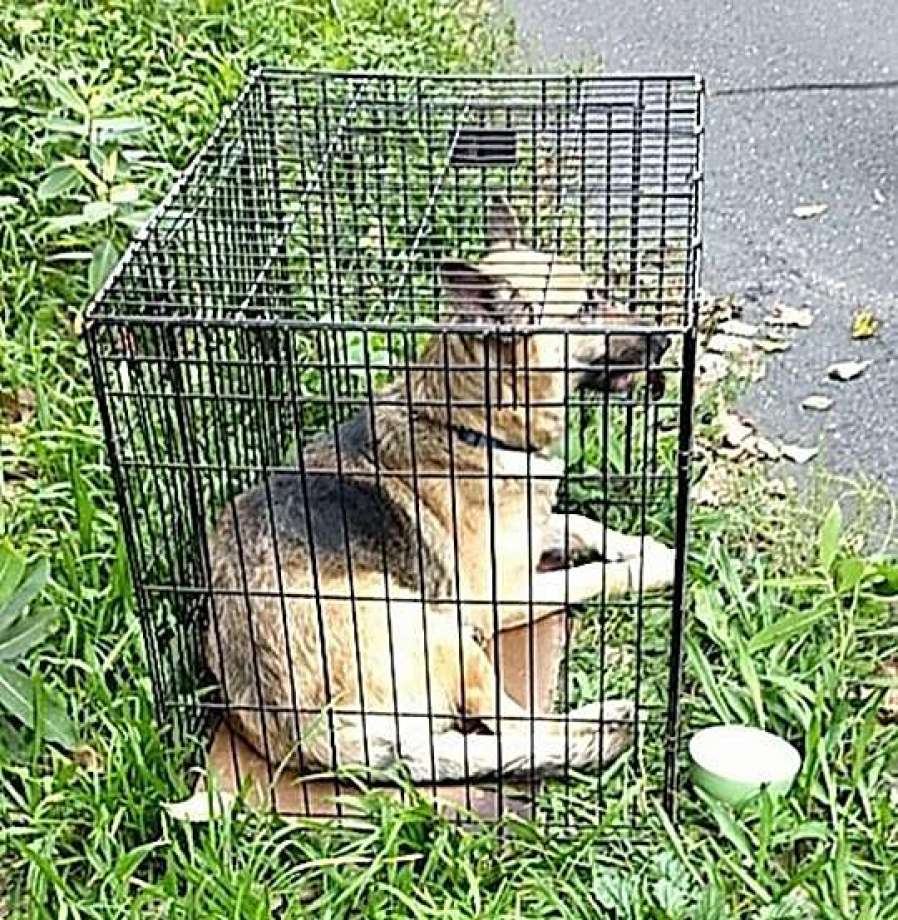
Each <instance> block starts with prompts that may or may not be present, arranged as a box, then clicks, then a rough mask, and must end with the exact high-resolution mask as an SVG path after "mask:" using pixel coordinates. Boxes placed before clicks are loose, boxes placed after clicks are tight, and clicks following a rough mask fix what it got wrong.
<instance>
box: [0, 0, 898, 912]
mask: <svg viewBox="0 0 898 920" xmlns="http://www.w3.org/2000/svg"><path fill="white" fill-rule="evenodd" d="M481 16H482V14H481ZM472 22H473V23H474V25H473V26H472V25H471V23H472ZM481 23H482V19H479V18H478V17H477V16H476V15H475V16H474V17H473V18H472V16H471V14H470V9H468V10H467V11H466V10H465V9H464V8H463V7H460V6H459V5H457V4H449V3H440V4H435V3H430V2H428V0H412V2H403V3H400V2H386V3H381V2H375V0H341V2H336V0H334V2H332V3H320V2H309V3H307V4H300V3H292V2H291V3H289V4H285V5H283V6H279V5H277V4H273V3H270V2H244V3H237V2H232V3H229V2H217V0H206V2H186V0H171V2H164V3H163V2H157V3H144V2H138V0H131V2H125V0H117V2H116V0H111V2H108V3H104V4H102V5H99V4H90V3H62V2H59V0H56V2H48V3H40V4H22V3H20V4H13V5H11V4H7V5H5V6H4V7H3V8H2V9H0V106H2V109H0V113H2V122H3V130H2V132H0V209H2V211H0V219H2V223H0V234H2V235H0V252H2V254H3V255H2V261H0V309H2V311H3V314H2V330H0V393H2V394H3V396H4V398H3V399H2V400H0V426H2V428H0V451H2V454H0V456H2V481H0V485H2V497H0V532H2V534H3V536H4V538H5V539H6V540H8V541H9V542H10V543H11V544H12V545H13V546H15V547H16V548H17V549H18V550H19V551H20V552H22V553H25V554H26V555H28V556H29V557H31V558H33V559H37V558H39V557H46V558H47V559H49V562H50V584H49V587H48V589H47V590H46V591H45V592H44V593H43V594H42V595H41V597H40V599H39V601H38V602H37V603H35V604H34V605H33V607H32V609H33V612H35V613H42V612H45V611H50V612H54V613H55V614H56V621H55V623H56V625H55V628H54V630H53V632H52V633H51V635H50V636H49V638H48V640H47V641H46V642H45V643H44V644H43V645H42V646H41V647H40V648H39V649H37V650H36V652H35V653H34V654H32V655H31V656H29V657H28V658H27V659H26V660H25V661H24V662H22V663H21V666H22V667H23V668H25V669H30V670H31V672H32V673H34V674H40V675H42V678H43V680H44V682H45V683H46V684H48V685H49V686H50V687H52V688H53V689H54V691H55V693H56V695H57V696H61V697H62V698H63V699H64V700H65V702H66V705H67V708H68V711H69V715H70V717H71V718H72V720H73V721H74V722H75V724H76V725H77V728H78V733H79V736H80V742H81V744H82V746H83V747H82V749H81V750H80V751H78V752H76V753H74V754H68V753H65V752H64V751H62V750H61V749H59V748H57V747H55V746H53V745H48V744H46V743H45V742H44V741H43V740H42V739H41V738H40V737H35V736H34V735H32V734H29V733H27V732H25V731H16V730H14V729H13V728H12V727H11V726H10V725H9V724H8V723H6V722H2V721H0V731H2V733H3V734H2V737H0V916H3V915H4V911H5V912H7V913H8V914H9V915H11V916H15V917H36V918H37V917H41V918H42V917H48V918H50V917H52V918H56V917H97V918H100V917H102V918H112V917H129V916H141V917H167V918H168V917H171V918H179V917H184V918H187V917H197V918H207V917H210V918H217V917H235V918H236V917H239V918H267V917H278V918H284V917H314V918H331V917H334V918H336V917H353V918H354V917H383V918H392V917H400V916H402V917H404V916H409V917H457V918H465V917H470V918H475V917H476V918H499V917H503V918H505V917H516V916H517V917H525V918H539V917H546V918H548V917H553V918H577V917H583V918H586V917H596V916H619V917H634V918H636V917H684V918H685V917H690V918H706V920H711V918H724V917H727V918H742V917H759V918H761V917H763V918H767V920H772V918H776V917H780V918H786V917H817V916H820V917H828V918H843V917H852V918H853V917H863V918H883V920H887V918H894V917H895V916H898V822H896V820H895V818H896V816H895V811H896V803H895V800H896V797H898V794H896V792H895V791H894V790H895V786H896V783H898V778H896V770H898V738H896V733H895V731H894V729H889V728H888V727H887V726H885V725H883V724H882V723H881V721H880V719H879V715H878V708H879V706H880V702H881V700H882V697H883V694H884V690H885V688H884V686H883V683H882V680H881V678H879V676H878V669H879V666H880V664H881V663H882V662H883V661H885V660H887V659H890V658H893V657H894V656H895V655H896V652H898V628H896V626H895V625H894V624H895V609H894V601H893V600H890V599H889V598H888V597H886V596H883V594H884V592H885V591H886V589H887V588H888V585H885V584H884V581H883V577H884V573H885V570H884V569H883V570H881V569H879V568H877V566H876V565H874V564H872V563H868V562H864V561H856V560H860V558H861V556H862V555H863V552H866V550H864V551H863V552H862V551H861V547H860V543H861V538H862V536H863V533H864V527H865V521H866V520H867V517H866V516H865V513H864V512H865V510H866V511H869V512H871V513H872V512H875V511H877V509H878V507H879V506H880V505H881V504H882V502H883V498H882V496H880V495H879V494H878V493H876V492H872V491H871V492H866V491H864V492H859V493H856V494H854V495H853V496H852V497H851V501H850V504H851V507H852V508H853V509H854V510H853V515H852V520H853V522H854V523H853V524H852V526H851V527H848V528H846V530H845V532H844V533H841V534H838V535H836V536H837V537H838V539H836V538H835V537H834V536H833V533H834V531H833V528H832V527H831V526H830V527H828V528H824V526H823V523H824V516H825V514H826V511H827V509H828V508H829V505H830V498H829V497H828V496H827V497H821V498H819V499H818V500H806V499H799V498H798V497H797V496H794V495H788V496H787V497H785V498H778V497H774V496H772V495H771V494H770V493H769V489H768V488H767V486H766V484H765V482H764V480H763V478H762V477H761V476H760V475H758V474H756V473H754V472H752V471H750V470H749V471H742V472H740V475H739V476H738V480H737V486H736V489H737V491H736V494H735V496H734V497H733V498H732V500H731V501H729V502H728V503H727V504H726V505H725V506H724V507H723V508H721V509H718V510H711V509H696V510H695V513H694V516H693V532H694V539H693V543H692V547H691V563H690V569H691V577H692V583H693V585H694V588H693V607H694V611H695V612H694V618H693V623H692V626H691V629H690V638H689V643H688V655H687V657H688V671H687V677H688V684H687V710H688V713H689V718H690V724H691V725H693V726H698V725H702V724H706V723H709V722H711V721H716V720H720V719H729V718H736V719H739V720H744V721H749V722H752V723H756V724H763V725H766V726H769V727H771V728H773V729H774V730H777V731H780V732H782V733H783V734H785V735H786V736H788V737H789V738H791V739H792V740H794V741H796V742H798V743H799V744H800V745H801V747H802V749H803V750H804V751H805V752H806V757H805V764H804V768H803V771H802V774H801V777H800V779H799V782H798V784H797V788H796V790H795V792H794V793H793V794H792V795H791V796H790V797H789V798H788V799H787V800H785V801H784V802H781V803H771V802H767V801H762V802H760V803H758V804H756V805H752V806H750V807H747V808H745V809H743V810H742V811H732V810H730V809H725V808H722V807H720V806H715V805H712V804H711V803H706V802H703V801H701V800H699V799H697V798H696V797H695V796H694V795H693V794H692V793H687V794H686V795H685V796H684V798H683V809H682V814H681V822H680V824H679V826H678V830H677V831H674V830H673V829H672V828H671V827H670V826H669V824H667V823H666V822H665V820H664V818H663V817H662V815H661V814H660V813H657V812H652V813H650V816H649V819H648V820H647V821H646V823H645V824H644V826H643V827H642V828H641V831H640V832H639V833H635V832H633V831H627V830H620V829H610V828H608V827H604V828H596V829H591V830H587V831H584V832H583V833H581V834H579V835H578V836H577V837H575V838H564V837H561V836H554V837H553V836H546V835H544V834H543V833H541V832H540V831H538V830H537V829H535V828H533V827H531V826H529V825H514V826H512V827H511V828H509V832H508V839H506V840H505V841H500V839H499V837H498V836H497V835H496V834H495V833H494V832H493V831H491V830H489V829H484V830H483V831H481V832H477V833H468V834H463V833H460V832H458V831H457V830H456V829H454V828H453V827H452V826H451V825H450V824H448V823H446V822H444V821H442V820H440V819H438V818H436V817H434V816H433V815H432V814H431V812H430V810H429V809H428V808H427V807H426V806H425V805H423V804H420V805H415V806H412V807H405V808H401V807H399V806H397V805H395V804H389V803H385V802H382V801H377V800H374V801H372V802H370V803H369V806H368V807H369V809H370V811H369V815H368V819H367V821H366V823H365V826H364V828H363V829H362V830H359V831H355V832H349V831H345V830H343V831H341V830H327V831H324V830H318V831H314V832H309V831H299V830H297V829H296V828H294V827H292V826H289V825H285V824H284V823H283V822H280V821H278V820H276V819H272V818H268V817H265V816H260V815H257V814H252V813H244V812H243V811H237V812H235V813H233V814H232V815H231V816H229V817H226V818H224V819H222V820H221V821H219V822H215V823H212V824H210V825H208V826H206V825H197V826H182V825H180V824H175V823H173V822H172V821H170V819H169V818H168V817H167V815H166V813H165V811H164V809H163V808H162V804H163V803H164V802H166V801H170V800H172V799H174V798H176V797H178V796H180V795H182V794H185V793H186V791H187V780H186V778H185V776H184V774H183V771H182V769H181V764H180V761H179V759H178V757H177V754H176V752H172V751H171V750H169V749H167V748H166V746H165V745H164V743H163V741H162V740H161V739H160V737H159V735H158V733H157V731H156V729H155V727H154V724H153V721H152V714H151V710H150V692H149V687H148V684H147V680H146V678H145V676H144V675H145V669H144V666H143V662H142V654H141V649H140V643H139V630H138V624H137V622H136V619H135V616H134V613H133V605H132V601H131V598H130V595H129V591H128V580H127V577H126V574H125V568H124V555H123V549H122V545H121V541H120V538H119V535H118V534H119V531H118V525H117V518H116V515H115V510H114V508H113V506H112V503H111V485H110V481H109V476H108V472H107V470H106V467H105V464H104V459H103V453H102V449H101V443H100V436H99V430H98V420H97V415H96V410H95V407H94V401H93V396H92V393H91V390H90V387H89V383H88V375H87V369H86V362H85V358H84V354H83V350H82V346H81V345H80V343H79V340H78V335H77V333H78V329H79V326H80V315H81V312H82V310H83V307H84V304H85V302H86V299H87V297H88V295H89V291H90V288H91V285H92V284H96V283H97V281H98V279H99V277H100V276H101V275H102V271H103V269H104V268H105V267H106V265H107V262H108V260H109V257H110V252H109V249H110V247H112V248H113V249H114V250H119V249H120V248H121V246H122V244H123V242H124V240H125V239H126V236H127V233H128V230H129V227H130V225H131V224H133V223H134V222H135V221H136V220H139V219H140V216H141V213H142V212H143V210H144V209H145V208H146V207H147V206H148V205H149V204H150V203H152V202H153V201H155V200H156V199H157V198H158V196H159V194H160V193H161V191H162V190H163V189H164V188H165V186H166V185H167V183H168V182H169V181H170V178H171V166H180V165H182V164H183V163H184V161H185V159H186V158H187V156H188V155H189V153H190V152H191V151H192V150H193V149H195V147H196V145H197V143H198V141H199V140H200V139H201V138H202V137H203V136H204V135H205V134H206V133H207V132H208V130H209V129H210V128H211V126H212V124H213V122H214V119H215V117H216V115H217V113H218V110H219V107H220V105H221V102H222V100H223V99H226V98H228V97H230V96H231V95H233V93H234V92H235V90H236V88H237V86H238V85H239V83H240V80H241V75H242V73H243V72H244V71H245V69H246V67H247V63H248V62H249V61H250V60H251V59H260V58H264V59H268V60H283V61H290V62H292V63H295V64H299V65H302V66H309V67H316V66H330V67H349V66H369V65H370V66H373V65H381V66H384V67H393V66H395V67H399V68H412V67H415V68H420V69H424V70H464V69H480V68H489V67H490V66H492V65H493V64H494V62H495V60H496V58H497V55H498V52H499V47H500V45H501V42H499V41H498V39H497V38H496V37H495V34H494V33H493V32H492V31H490V28H487V27H486V26H485V25H484V26H483V27H481ZM48 78H49V79H48ZM60 119H65V120H64V121H60ZM103 119H106V121H105V122H104V121H103ZM109 119H119V120H118V121H114V122H112V121H109ZM121 119H131V121H130V122H125V121H122V120H121ZM135 120H137V121H135ZM102 132H105V133H102ZM101 134H102V136H101ZM66 157H68V158H70V159H66ZM73 163H76V164H78V165H77V167H76V166H73ZM85 164H86V165H85ZM69 167H71V169H73V170H74V172H75V173H76V174H77V175H73V174H72V172H71V171H70V170H69ZM48 177H52V180H51V179H50V178H48ZM107 180H108V181H107ZM42 182H46V183H48V184H45V185H44V186H43V189H42V192H41V194H40V195H38V190H39V188H40V187H41V183H42ZM112 186H116V187H117V188H118V189H119V190H118V192H117V193H116V195H115V196H114V197H115V198H116V201H115V202H112V201H111V200H110V199H111V197H112V195H111V188H112ZM98 201H100V202H102V201H106V202H107V203H108V205H109V206H108V207H96V206H95V205H96V203H97V202H98ZM86 206H87V210H86V211H85V207H86ZM72 215H74V216H75V217H76V218H78V219H75V220H64V221H59V220H57V221H56V222H55V223H50V224H48V223H47V218H60V217H71V216H72ZM82 218H83V219H82ZM700 427H701V430H702V432H703V433H705V434H708V433H709V432H710V431H711V426H710V425H708V424H706V423H705V422H703V423H702V425H701V426H700ZM843 503H844V504H845V505H846V507H847V506H848V502H847V501H846V502H843ZM831 520H832V519H830V521H831ZM886 574H887V573H886ZM893 587H894V586H893ZM619 817H620V815H618V814H617V813H616V811H615V809H614V808H612V809H611V812H610V814H609V816H608V821H609V824H610V823H614V821H615V819H618V818H619Z"/></svg>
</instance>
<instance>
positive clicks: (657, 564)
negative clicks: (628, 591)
mask: <svg viewBox="0 0 898 920" xmlns="http://www.w3.org/2000/svg"><path fill="white" fill-rule="evenodd" d="M627 564H628V566H629V568H630V586H631V588H632V589H633V590H634V591H635V590H639V589H640V588H641V589H642V590H643V591H661V590H663V589H664V588H669V587H670V586H671V585H672V584H673V583H674V575H675V573H676V565H677V554H676V552H675V551H674V550H672V549H671V548H670V547H669V546H665V545H664V544H663V543H659V542H658V541H657V540H653V539H652V538H651V537H647V538H646V539H645V541H644V543H643V546H642V552H641V554H640V555H638V556H636V557H635V558H633V559H628V560H627Z"/></svg>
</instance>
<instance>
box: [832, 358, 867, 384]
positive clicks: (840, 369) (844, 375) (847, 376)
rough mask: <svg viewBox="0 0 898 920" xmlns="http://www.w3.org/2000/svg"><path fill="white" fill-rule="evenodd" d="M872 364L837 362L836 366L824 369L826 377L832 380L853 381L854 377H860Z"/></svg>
mask: <svg viewBox="0 0 898 920" xmlns="http://www.w3.org/2000/svg"><path fill="white" fill-rule="evenodd" d="M872 363H873V362H872V361H839V362H838V363H836V364H830V366H829V367H828V368H827V369H826V375H827V377H829V378H830V379H832V380H843V381H844V380H854V378H855V377H860V375H861V374H863V373H864V371H865V370H867V368H868V367H869V366H870V365H871V364H872Z"/></svg>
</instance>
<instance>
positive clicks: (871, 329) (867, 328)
mask: <svg viewBox="0 0 898 920" xmlns="http://www.w3.org/2000/svg"><path fill="white" fill-rule="evenodd" d="M879 326H880V322H879V320H878V319H877V318H876V314H875V313H874V312H873V311H872V310H866V309H865V310H858V311H857V313H855V314H854V319H852V321H851V337H852V338H853V339H869V338H872V337H873V336H874V335H876V333H877V332H879Z"/></svg>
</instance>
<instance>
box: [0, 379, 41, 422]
mask: <svg viewBox="0 0 898 920" xmlns="http://www.w3.org/2000/svg"><path fill="white" fill-rule="evenodd" d="M34 406H35V397H34V391H33V390H29V389H28V388H27V387H21V388H20V389H18V390H15V391H13V392H9V393H0V416H2V419H3V421H4V422H8V423H9V424H11V425H24V424H26V423H27V422H28V421H29V420H30V419H31V417H32V416H33V415H34Z"/></svg>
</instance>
